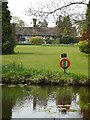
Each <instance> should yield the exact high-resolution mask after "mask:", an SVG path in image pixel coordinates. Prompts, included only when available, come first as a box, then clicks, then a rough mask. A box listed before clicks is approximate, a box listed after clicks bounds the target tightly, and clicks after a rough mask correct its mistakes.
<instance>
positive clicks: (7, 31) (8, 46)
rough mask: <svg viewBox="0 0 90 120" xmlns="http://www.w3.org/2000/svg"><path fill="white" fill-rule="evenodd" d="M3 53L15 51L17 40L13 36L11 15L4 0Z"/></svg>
mask: <svg viewBox="0 0 90 120" xmlns="http://www.w3.org/2000/svg"><path fill="white" fill-rule="evenodd" d="M2 13H3V14H2V53H3V54H11V53H14V47H15V40H14V38H13V36H12V26H11V24H10V20H11V16H10V11H9V10H8V7H7V2H2Z"/></svg>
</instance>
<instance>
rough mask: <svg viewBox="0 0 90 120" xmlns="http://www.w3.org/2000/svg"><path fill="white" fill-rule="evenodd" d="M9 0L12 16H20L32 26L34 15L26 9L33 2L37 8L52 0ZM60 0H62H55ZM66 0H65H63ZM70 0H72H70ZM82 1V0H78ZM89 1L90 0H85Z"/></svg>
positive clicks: (51, 24) (52, 24)
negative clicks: (28, 13)
mask: <svg viewBox="0 0 90 120" xmlns="http://www.w3.org/2000/svg"><path fill="white" fill-rule="evenodd" d="M7 1H8V9H9V10H10V12H11V16H18V17H20V18H21V19H22V20H23V21H24V22H25V23H27V25H29V26H32V24H31V23H32V17H30V16H27V15H25V11H26V10H28V8H29V6H31V3H32V4H33V7H34V8H36V7H37V5H38V4H41V5H42V4H44V3H45V2H48V3H49V2H50V1H52V0H7ZM56 1H60V0H55V2H56ZM61 1H65V0H61ZM69 1H70V0H69ZM71 1H72V0H71ZM76 1H81V0H76ZM84 1H87V2H88V1H89V0H84ZM49 26H50V27H51V26H54V23H53V22H50V23H49Z"/></svg>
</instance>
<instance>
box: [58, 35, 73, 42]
mask: <svg viewBox="0 0 90 120" xmlns="http://www.w3.org/2000/svg"><path fill="white" fill-rule="evenodd" d="M71 43H75V38H74V37H71V36H64V37H62V38H60V44H71Z"/></svg>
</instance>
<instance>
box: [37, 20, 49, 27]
mask: <svg viewBox="0 0 90 120" xmlns="http://www.w3.org/2000/svg"><path fill="white" fill-rule="evenodd" d="M47 26H48V22H47V21H46V20H45V19H44V20H43V21H39V22H38V27H47Z"/></svg>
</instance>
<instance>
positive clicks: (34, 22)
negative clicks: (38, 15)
mask: <svg viewBox="0 0 90 120" xmlns="http://www.w3.org/2000/svg"><path fill="white" fill-rule="evenodd" d="M36 20H37V19H35V18H33V28H35V27H36Z"/></svg>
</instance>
